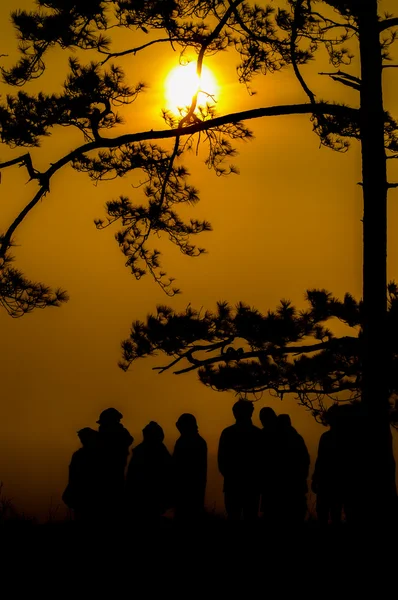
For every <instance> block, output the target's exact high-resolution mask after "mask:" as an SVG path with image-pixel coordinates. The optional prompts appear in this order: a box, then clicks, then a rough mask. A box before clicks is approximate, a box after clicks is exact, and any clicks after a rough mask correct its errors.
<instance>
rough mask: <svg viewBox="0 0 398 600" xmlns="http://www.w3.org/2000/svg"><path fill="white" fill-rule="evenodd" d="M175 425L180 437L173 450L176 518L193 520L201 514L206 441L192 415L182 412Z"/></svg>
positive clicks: (205, 471) (205, 468) (205, 472)
mask: <svg viewBox="0 0 398 600" xmlns="http://www.w3.org/2000/svg"><path fill="white" fill-rule="evenodd" d="M176 427H177V429H178V431H179V432H180V434H181V435H180V437H179V438H178V440H177V441H176V443H175V446H174V452H173V463H174V485H175V490H174V493H175V510H176V515H175V516H176V518H177V519H178V520H183V521H196V520H197V519H199V518H200V517H201V516H203V514H204V503H205V491H206V479H207V444H206V442H205V440H204V439H203V438H202V437H201V436H200V435H199V431H198V425H197V422H196V419H195V417H194V416H193V415H191V414H189V413H184V414H182V415H181V416H180V417H179V419H178V421H177V423H176Z"/></svg>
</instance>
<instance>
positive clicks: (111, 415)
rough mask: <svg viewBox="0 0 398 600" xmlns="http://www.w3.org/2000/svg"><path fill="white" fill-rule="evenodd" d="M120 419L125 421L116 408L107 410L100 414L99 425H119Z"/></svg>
mask: <svg viewBox="0 0 398 600" xmlns="http://www.w3.org/2000/svg"><path fill="white" fill-rule="evenodd" d="M120 419H123V415H122V413H121V412H119V411H118V410H116V408H106V409H105V410H103V411H102V413H101V414H100V416H99V419H98V421H97V423H118V422H119V421H120Z"/></svg>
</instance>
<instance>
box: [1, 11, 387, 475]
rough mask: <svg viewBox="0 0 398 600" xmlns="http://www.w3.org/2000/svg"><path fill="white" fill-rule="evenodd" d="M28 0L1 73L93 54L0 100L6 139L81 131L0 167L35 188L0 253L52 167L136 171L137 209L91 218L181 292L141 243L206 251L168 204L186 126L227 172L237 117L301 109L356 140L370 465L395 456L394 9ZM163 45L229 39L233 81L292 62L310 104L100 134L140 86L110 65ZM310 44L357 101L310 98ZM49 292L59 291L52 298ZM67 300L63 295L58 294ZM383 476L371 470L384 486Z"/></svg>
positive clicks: (15, 80)
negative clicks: (57, 54)
mask: <svg viewBox="0 0 398 600" xmlns="http://www.w3.org/2000/svg"><path fill="white" fill-rule="evenodd" d="M38 5H39V7H38V9H37V10H35V11H31V12H28V11H24V10H18V11H14V13H13V15H12V20H13V23H14V26H15V28H16V30H17V33H18V35H19V38H20V50H21V59H20V60H19V61H18V63H17V64H16V65H14V66H12V67H11V68H9V69H6V68H3V69H2V75H3V80H4V82H5V83H6V84H8V85H10V86H17V87H18V86H19V87H21V88H23V86H24V85H25V84H26V83H28V82H30V81H32V80H33V79H36V78H38V77H40V76H41V75H42V73H43V72H44V70H45V68H46V59H47V55H48V52H49V51H50V50H51V49H52V48H54V47H55V46H59V47H61V48H63V49H70V50H75V49H78V50H81V51H84V50H90V52H91V56H92V55H93V52H97V59H96V61H93V62H91V63H89V64H86V65H85V64H82V63H81V62H80V59H79V58H76V56H74V57H73V58H71V59H70V62H69V73H68V75H67V78H66V80H65V83H64V87H63V90H62V92H61V93H57V94H55V93H50V94H47V93H44V92H42V93H39V94H36V95H34V94H29V93H28V92H27V91H25V90H23V89H21V90H20V91H19V92H18V93H17V94H14V95H12V94H9V95H8V96H7V97H6V99H5V101H4V102H3V104H2V105H1V106H0V134H1V137H2V141H3V142H4V143H6V144H8V145H9V146H10V147H28V148H32V147H34V146H37V145H38V144H39V142H40V140H41V139H42V138H43V137H44V136H48V135H50V133H51V132H52V130H53V128H54V127H55V126H56V125H61V126H63V127H73V128H77V129H78V130H80V132H81V134H82V136H83V143H82V144H81V145H80V146H77V147H76V148H75V149H74V150H72V151H71V152H69V153H67V154H66V155H64V156H62V157H61V158H58V159H57V160H55V161H54V162H51V164H50V166H49V167H48V169H47V170H45V171H39V170H38V169H37V168H36V167H35V166H34V164H33V161H32V159H31V156H30V153H25V154H23V155H22V156H17V157H16V158H14V159H12V160H9V161H7V162H5V163H2V164H1V165H0V167H1V168H4V167H8V166H12V165H19V166H24V167H25V168H26V170H27V172H28V175H29V177H30V179H31V180H33V181H34V182H35V183H36V184H37V185H38V189H37V192H36V194H35V195H34V197H33V198H32V200H31V201H30V203H29V204H28V205H27V206H26V207H25V208H24V209H23V210H22V211H21V213H20V214H19V215H18V216H17V217H16V218H15V220H14V221H13V223H12V224H11V225H10V227H9V228H8V230H7V231H6V232H5V233H4V235H3V236H2V244H1V248H0V260H2V261H4V259H5V257H6V256H8V257H9V251H10V246H11V243H12V238H13V236H14V234H15V231H16V229H17V227H18V226H19V225H20V223H21V222H22V221H23V219H24V218H25V217H26V216H27V214H28V213H29V212H30V210H31V209H32V208H33V207H34V206H36V205H37V203H38V202H39V200H41V199H42V198H43V197H44V196H45V195H46V194H47V193H48V192H49V186H50V181H51V178H52V176H53V175H54V174H55V173H56V172H57V171H59V170H60V169H61V168H63V167H65V166H66V165H71V166H72V167H73V168H74V169H76V170H78V171H83V172H87V173H88V175H89V176H90V177H91V179H92V180H93V181H95V182H98V181H99V180H103V179H107V178H112V177H117V176H123V175H125V174H126V173H128V172H131V171H132V170H135V169H138V170H140V171H141V172H143V173H144V174H145V176H146V181H147V184H146V186H144V188H143V189H144V194H145V196H146V204H141V205H140V204H133V203H132V202H131V201H130V199H129V198H127V197H125V196H122V197H120V198H119V199H117V200H112V201H110V202H109V203H108V204H107V213H108V214H107V222H104V221H102V220H97V221H96V224H97V227H99V228H102V227H104V226H107V225H109V224H112V223H114V222H116V221H119V222H120V223H121V230H120V231H119V232H118V233H117V235H116V239H117V242H118V244H119V246H120V247H121V249H122V251H123V253H124V255H125V256H126V258H127V263H126V264H127V266H128V267H129V268H131V270H132V273H133V274H134V275H135V276H136V277H137V278H138V279H139V278H140V277H141V276H143V275H144V274H145V273H147V272H150V273H151V274H152V275H153V276H154V277H155V279H156V281H157V282H158V283H159V284H160V285H161V286H162V287H163V289H164V290H165V291H166V292H167V293H168V294H170V295H172V294H173V293H176V292H177V291H178V290H177V289H176V288H174V287H173V284H172V278H167V277H166V274H165V273H164V271H162V269H161V266H160V262H159V252H158V251H157V250H156V249H153V248H151V247H150V240H151V239H152V237H153V234H159V233H164V234H165V235H166V236H168V237H169V239H170V240H171V241H172V242H173V243H175V244H176V245H177V246H178V247H179V248H180V250H181V251H182V252H183V253H184V254H186V255H188V256H197V255H199V254H201V253H202V252H203V251H204V250H203V248H201V247H198V246H196V245H195V244H193V243H192V241H191V237H192V236H193V235H196V234H198V233H201V232H203V231H208V230H209V229H210V224H209V223H208V222H207V221H198V220H193V219H192V220H190V222H188V223H184V222H183V221H182V220H181V218H180V217H179V215H178V214H177V212H176V206H177V205H178V204H181V203H195V202H197V201H198V195H197V191H196V189H195V188H194V187H192V186H191V185H190V184H188V182H187V176H188V172H187V170H186V169H185V168H184V166H183V165H182V164H181V162H180V159H181V156H182V154H183V152H184V150H186V149H187V148H190V147H192V145H193V144H194V135H195V134H197V133H199V132H201V131H204V132H206V138H207V141H208V143H209V154H208V158H207V164H208V165H209V166H210V167H212V168H213V169H214V170H215V171H216V173H217V174H219V175H220V174H225V173H228V172H231V171H234V170H235V168H234V167H232V168H227V167H225V164H224V162H225V160H226V159H229V158H230V157H231V156H233V155H234V149H233V147H232V145H231V141H230V140H231V139H232V140H236V139H244V138H246V139H247V138H249V137H250V135H251V134H250V132H249V130H248V129H247V128H246V126H245V125H243V121H244V120H246V119H250V118H259V117H264V116H272V115H287V114H309V115H311V119H312V123H313V127H314V130H315V132H316V133H317V134H318V135H319V137H320V140H321V143H322V144H323V145H326V146H328V147H330V148H332V149H334V150H337V151H345V150H347V148H348V145H349V140H350V139H356V140H358V141H359V142H360V144H361V150H362V187H363V197H364V219H363V223H364V268H363V270H364V273H363V275H364V277H363V279H364V281H363V308H362V313H363V314H362V321H361V324H362V337H363V344H362V358H361V360H362V371H361V372H362V380H361V394H362V402H363V407H364V410H365V411H366V412H367V413H368V415H369V423H370V427H369V443H371V445H372V447H373V449H374V457H375V463H374V470H375V472H380V473H382V472H383V469H382V468H381V467H380V465H382V464H384V463H385V458H386V455H390V453H391V448H390V446H391V444H390V429H389V419H388V389H387V376H386V370H387V369H388V364H387V363H388V361H387V354H386V352H387V350H386V346H385V343H384V338H385V335H386V325H387V324H386V320H387V296H386V289H387V285H386V284H387V281H386V248H387V244H386V201H387V191H388V189H389V188H391V187H397V184H395V183H389V182H388V180H387V168H386V164H387V156H386V152H387V154H388V158H393V157H396V156H397V155H398V137H397V132H398V127H397V123H396V121H395V120H394V119H393V118H392V117H391V115H389V114H388V113H387V112H386V111H385V110H384V105H383V90H382V71H383V68H384V67H387V66H394V65H388V63H386V61H387V60H388V59H389V54H388V51H389V46H390V45H391V44H393V42H394V41H395V39H396V31H397V30H396V29H395V28H396V27H397V26H398V18H397V17H393V16H392V15H388V14H387V15H385V16H384V17H380V16H379V14H378V2H377V0H347V1H344V2H343V1H341V2H339V1H337V0H333V1H332V0H325V1H320V0H319V1H316V0H285V1H282V0H281V2H280V3H279V5H278V4H277V3H275V4H270V5H262V6H258V5H256V4H253V3H251V2H244V1H243V0H228V1H225V0H215V1H214V0H212V1H210V0H191V1H189V0H175V1H171V0H170V1H169V0H161V1H156V0H153V1H152V0H151V1H145V2H144V1H134V2H133V1H132V0H111V1H104V0H91V1H87V2H78V1H77V0H51V1H46V2H44V1H43V0H38ZM115 25H116V26H118V27H126V28H128V29H129V30H132V31H135V32H136V35H137V34H138V33H139V38H137V44H135V45H133V46H132V47H128V48H125V49H123V50H120V51H113V49H112V43H111V40H110V38H109V37H108V36H107V32H108V31H109V30H110V29H111V28H112V27H113V26H115ZM142 38H144V40H145V41H144V40H143V39H142ZM351 41H352V42H357V43H358V46H359V55H358V56H359V66H360V76H359V77H358V76H356V75H353V74H351V73H348V72H347V71H346V70H343V69H345V68H346V67H347V66H348V65H349V64H350V63H351V61H352V59H353V55H352V53H351V52H350V49H349V46H350V43H351ZM164 43H171V44H173V46H174V47H178V48H179V49H180V50H181V53H182V55H183V54H184V52H185V51H186V50H187V49H190V50H193V51H195V52H196V54H197V70H198V73H199V74H200V73H201V69H202V65H203V61H204V60H205V59H206V56H207V55H209V54H214V53H216V52H218V51H221V50H225V49H227V48H235V50H236V51H237V52H238V54H239V57H240V64H239V66H238V69H237V72H238V77H239V80H240V81H241V82H242V83H245V84H246V85H247V86H249V85H250V82H251V80H252V78H253V77H254V76H255V75H256V74H259V73H267V72H271V73H272V72H274V71H278V70H280V69H283V68H291V69H292V70H293V72H294V74H295V76H296V78H297V80H298V82H299V83H300V85H301V86H302V88H303V90H304V92H305V94H306V95H307V97H308V103H306V104H300V105H283V106H274V107H265V108H259V109H254V110H251V111H245V112H241V113H235V114H231V115H225V116H221V117H216V116H215V112H214V107H213V106H212V105H211V103H210V104H208V105H207V106H206V107H204V108H200V107H198V106H197V104H198V103H197V99H198V98H197V94H196V95H195V96H194V98H193V101H192V105H191V106H190V107H188V108H187V109H186V110H182V112H181V115H180V118H176V117H173V115H170V114H167V113H165V115H164V117H165V121H166V123H167V125H168V126H169V129H167V130H165V131H148V132H139V133H134V134H125V135H121V136H117V137H109V136H107V135H106V132H107V130H109V129H112V128H114V127H116V126H117V125H118V124H119V123H120V121H121V117H120V116H119V114H118V113H117V112H116V108H117V107H120V106H121V105H123V104H129V103H131V102H133V101H134V100H135V98H136V97H137V95H138V94H139V93H140V92H141V91H142V90H143V84H142V83H138V84H136V85H135V86H133V87H130V86H128V85H126V83H125V82H124V73H123V70H122V69H121V67H120V66H119V64H115V61H117V60H119V59H120V58H121V57H122V56H126V55H129V56H130V57H133V56H134V55H135V54H136V53H137V52H140V51H144V50H145V48H146V47H148V46H150V45H153V44H164ZM347 44H348V47H346V45H347ZM320 48H325V49H326V51H327V52H328V53H329V57H330V62H331V64H332V66H333V67H334V68H335V69H336V70H335V71H334V72H332V73H327V74H326V75H328V76H330V77H331V78H332V79H333V80H334V81H336V82H338V83H340V84H343V85H345V86H349V87H350V88H353V89H354V90H356V91H357V92H358V94H359V108H352V107H348V106H346V105H342V104H328V103H326V102H318V101H317V99H316V96H315V93H314V92H313V91H312V90H311V89H310V88H309V86H308V84H307V82H306V81H305V79H304V77H303V74H302V72H301V66H302V65H304V64H306V63H308V62H309V61H310V60H312V59H313V58H315V56H316V52H317V50H319V49H320ZM79 56H81V53H80V54H79ZM111 61H113V63H112V62H111ZM108 64H109V66H108ZM165 138H173V139H174V146H173V149H172V150H171V151H166V150H164V149H162V148H160V147H159V146H157V145H156V144H155V143H154V141H155V140H158V139H165ZM1 266H2V265H0V267H1ZM2 268H3V269H4V268H5V267H4V264H3V266H2ZM53 298H55V299H57V295H56V294H55V296H54V297H53ZM63 299H65V298H64V297H62V296H61V297H59V298H58V303H59V302H60V301H61V300H63ZM56 301H57V300H56ZM379 467H380V468H379ZM383 477H384V475H380V477H379V478H380V481H381V480H383Z"/></svg>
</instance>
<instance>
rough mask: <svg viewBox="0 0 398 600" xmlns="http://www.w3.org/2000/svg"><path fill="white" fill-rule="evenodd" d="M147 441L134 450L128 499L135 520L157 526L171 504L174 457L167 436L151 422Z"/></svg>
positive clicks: (147, 428)
mask: <svg viewBox="0 0 398 600" xmlns="http://www.w3.org/2000/svg"><path fill="white" fill-rule="evenodd" d="M142 434H143V438H144V439H143V442H142V443H141V444H138V446H137V447H136V448H134V449H133V452H132V456H131V459H130V463H129V466H128V470H127V477H126V496H127V503H128V510H129V512H130V514H131V517H132V520H133V521H136V522H138V523H142V524H143V525H144V524H145V525H147V524H151V523H153V524H155V523H156V521H157V520H158V519H159V518H160V517H161V516H162V515H163V513H164V512H165V511H166V510H167V509H168V508H170V505H171V483H172V457H171V455H170V453H169V451H168V450H167V448H166V446H165V445H164V444H163V440H164V433H163V429H162V428H161V426H160V425H158V423H155V421H151V422H150V423H149V424H148V425H146V427H144V429H143V430H142Z"/></svg>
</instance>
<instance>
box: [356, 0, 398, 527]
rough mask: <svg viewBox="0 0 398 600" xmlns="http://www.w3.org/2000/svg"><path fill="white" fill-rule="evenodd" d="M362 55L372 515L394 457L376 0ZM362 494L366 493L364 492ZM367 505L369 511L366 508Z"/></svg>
mask: <svg viewBox="0 0 398 600" xmlns="http://www.w3.org/2000/svg"><path fill="white" fill-rule="evenodd" d="M358 27H359V45H360V55H361V80H362V83H361V147H362V182H363V200H364V210H363V311H364V313H363V318H364V320H363V323H364V325H363V342H364V344H363V357H362V360H363V363H362V365H363V387H362V403H361V404H362V408H363V423H364V433H365V438H364V444H365V447H364V448H363V457H364V463H365V464H364V465H363V466H364V469H361V471H362V473H363V484H364V487H363V489H362V496H363V497H362V500H363V501H364V502H365V504H366V506H367V508H366V512H367V513H368V516H371V515H372V516H373V517H374V518H375V519H376V520H377V519H378V518H379V516H380V515H381V514H384V515H385V516H386V517H387V518H389V516H388V515H387V512H388V513H389V514H390V512H389V509H390V508H391V507H392V506H393V505H394V501H395V496H396V489H395V461H394V457H393V452H392V436H391V428H390V425H389V418H388V410H389V403H388V382H387V371H388V361H389V356H388V352H387V349H386V344H385V334H386V321H387V191H388V185H387V163H386V154H385V148H384V108H383V91H382V57H381V45H380V33H379V27H378V18H377V0H362V1H361V3H360V8H359V14H358ZM365 496H366V498H365ZM369 511H371V515H370V514H369Z"/></svg>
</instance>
